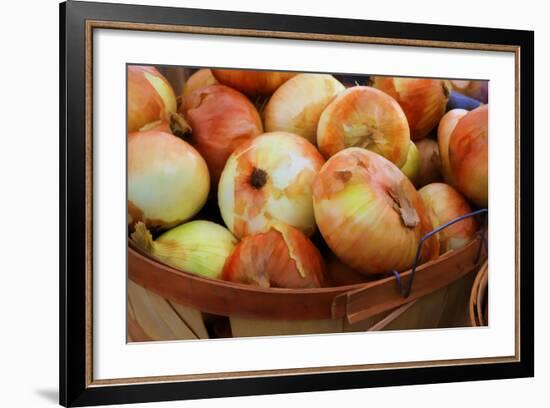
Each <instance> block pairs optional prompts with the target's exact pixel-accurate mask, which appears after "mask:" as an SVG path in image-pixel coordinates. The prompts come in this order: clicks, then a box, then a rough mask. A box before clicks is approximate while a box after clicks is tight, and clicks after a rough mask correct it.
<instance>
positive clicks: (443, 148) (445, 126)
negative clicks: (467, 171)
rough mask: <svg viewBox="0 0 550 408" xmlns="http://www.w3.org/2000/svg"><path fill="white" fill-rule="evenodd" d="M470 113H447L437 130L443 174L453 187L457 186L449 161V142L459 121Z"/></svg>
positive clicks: (465, 111)
mask: <svg viewBox="0 0 550 408" xmlns="http://www.w3.org/2000/svg"><path fill="white" fill-rule="evenodd" d="M467 113H468V111H467V110H465V109H453V110H450V111H449V112H447V113H446V114H445V115H444V116H443V117H442V118H441V121H440V122H439V126H438V128H437V144H438V146H439V157H440V159H441V174H442V175H443V179H444V180H445V182H446V183H447V184H449V185H451V186H454V185H455V181H454V177H453V172H452V170H451V162H450V160H449V141H450V140H451V134H452V133H453V130H454V129H455V127H456V124H457V123H458V121H459V120H460V119H461V118H462V117H463V116H464V115H466V114H467Z"/></svg>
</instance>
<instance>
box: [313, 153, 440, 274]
mask: <svg viewBox="0 0 550 408" xmlns="http://www.w3.org/2000/svg"><path fill="white" fill-rule="evenodd" d="M313 207H314V210H315V219H316V220H317V225H318V226H319V230H320V231H321V234H322V235H323V238H324V239H325V241H326V243H327V244H328V246H329V247H330V249H331V250H332V251H333V252H334V253H335V254H336V256H338V258H340V260H342V261H343V262H344V263H345V264H347V265H348V266H350V267H351V268H353V269H355V270H357V271H358V272H361V273H363V274H366V275H375V274H382V273H388V272H390V271H392V270H397V271H403V270H406V269H409V268H410V267H411V266H412V265H413V262H414V259H415V255H416V251H417V248H418V244H419V242H420V239H421V238H422V237H423V236H424V235H425V234H426V233H428V232H430V231H431V230H432V229H433V226H432V222H431V220H430V218H429V215H428V213H427V212H426V209H425V207H424V203H423V202H422V198H421V197H420V195H419V194H418V192H417V191H416V189H415V188H414V186H413V185H412V183H411V182H410V181H409V179H408V178H407V177H406V176H405V175H404V174H403V173H402V172H401V170H399V168H398V167H396V166H395V165H394V164H393V163H391V162H390V161H388V160H386V159H385V158H383V157H382V156H380V155H378V154H376V153H373V152H370V151H368V150H365V149H360V148H348V149H345V150H343V151H341V152H339V153H337V154H336V155H334V156H332V157H331V158H330V159H329V160H328V161H327V162H326V163H325V165H324V166H323V168H322V169H321V171H320V172H319V174H318V176H317V177H316V179H315V182H314V185H313ZM438 255H439V242H438V240H437V237H432V238H430V239H428V240H427V241H426V242H425V243H424V245H423V248H422V252H421V256H420V261H421V262H425V261H428V260H431V259H435V258H436V257H437V256H438Z"/></svg>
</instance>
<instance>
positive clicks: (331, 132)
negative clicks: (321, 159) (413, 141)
mask: <svg viewBox="0 0 550 408" xmlns="http://www.w3.org/2000/svg"><path fill="white" fill-rule="evenodd" d="M409 144H410V133H409V125H408V123H407V118H406V116H405V114H404V112H403V110H402V109H401V107H400V106H399V104H398V103H397V102H396V101H395V100H394V99H393V98H392V97H391V96H388V95H387V94H385V93H384V92H382V91H379V90H377V89H375V88H372V87H368V86H354V87H352V88H348V89H346V90H345V91H343V92H341V93H340V94H339V95H338V96H337V97H336V98H335V99H334V100H333V101H332V102H331V103H330V104H329V105H328V106H327V107H326V108H325V110H324V111H323V113H322V114H321V118H320V120H319V125H318V127H317V146H319V150H320V151H321V153H322V154H323V156H325V158H329V157H331V156H333V155H334V154H336V153H338V152H339V151H341V150H343V149H345V148H348V147H361V148H365V149H368V150H371V151H373V152H375V153H378V154H380V155H381V156H384V157H385V158H386V159H388V160H390V161H391V162H393V163H394V164H395V165H396V166H398V167H401V166H402V165H403V164H405V161H406V160H407V152H408V150H409Z"/></svg>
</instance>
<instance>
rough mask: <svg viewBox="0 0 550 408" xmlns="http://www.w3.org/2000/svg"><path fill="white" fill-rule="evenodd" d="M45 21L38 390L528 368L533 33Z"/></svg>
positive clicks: (99, 6)
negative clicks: (42, 349)
mask: <svg viewBox="0 0 550 408" xmlns="http://www.w3.org/2000/svg"><path fill="white" fill-rule="evenodd" d="M60 16H61V19H60V20H61V30H60V33H61V35H60V46H61V72H60V78H61V81H60V83H61V90H60V93H61V107H60V125H61V135H60V149H61V150H60V152H61V154H60V157H61V163H60V169H61V171H60V183H61V189H60V191H61V200H60V202H61V208H60V213H61V225H60V230H61V245H60V248H61V251H60V260H61V262H60V264H61V270H60V319H61V325H60V339H61V341H60V356H61V357H60V372H61V375H60V402H61V404H63V405H65V406H84V405H98V404H115V403H131V402H146V401H163V400H175V399H193V398H214V397H223V396H237V395H254V394H268V393H290V392H302V391H316V390H335V389H351V388H364V387H380V386H388V385H401V384H420V383H435V382H452V381H467V380H482V379H498V378H516V377H528V376H533V375H534V346H533V342H534V340H533V338H534V337H533V333H534V328H533V315H534V311H533V290H534V280H533V276H534V264H533V251H534V249H533V236H534V233H533V209H534V205H533V196H534V187H533V180H534V175H533V172H534V169H533V156H534V154H533V151H534V150H533V91H534V83H533V78H534V75H533V70H534V68H533V58H534V57H533V44H534V35H533V32H529V31H517V30H503V29H487V28H472V27H456V26H442V25H425V24H410V23H398V22H380V21H364V20H347V19H334V18H319V17H307V16H292V15H270V14H255V13H240V12H239V13H237V12H227V11H212V10H198V9H183V8H165V7H151V6H133V5H115V4H107V3H88V2H85V3H84V2H75V1H68V2H66V3H63V4H61V7H60Z"/></svg>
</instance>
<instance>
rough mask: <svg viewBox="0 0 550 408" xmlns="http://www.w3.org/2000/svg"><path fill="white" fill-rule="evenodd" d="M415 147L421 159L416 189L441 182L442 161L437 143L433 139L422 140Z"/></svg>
mask: <svg viewBox="0 0 550 408" xmlns="http://www.w3.org/2000/svg"><path fill="white" fill-rule="evenodd" d="M415 145H416V148H417V149H418V155H419V157H420V160H419V162H420V165H419V167H418V174H417V175H416V179H415V181H414V185H415V186H416V188H421V187H423V186H425V185H426V184H430V183H435V182H436V181H441V170H440V169H441V159H440V157H439V147H438V145H437V142H436V141H435V140H432V139H422V140H419V141H417V142H415Z"/></svg>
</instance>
